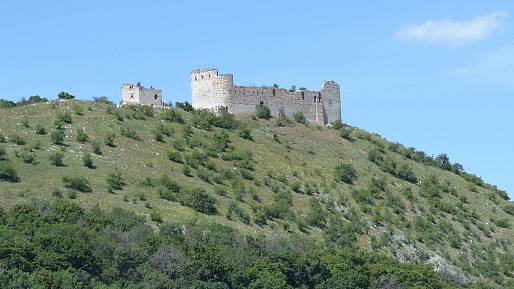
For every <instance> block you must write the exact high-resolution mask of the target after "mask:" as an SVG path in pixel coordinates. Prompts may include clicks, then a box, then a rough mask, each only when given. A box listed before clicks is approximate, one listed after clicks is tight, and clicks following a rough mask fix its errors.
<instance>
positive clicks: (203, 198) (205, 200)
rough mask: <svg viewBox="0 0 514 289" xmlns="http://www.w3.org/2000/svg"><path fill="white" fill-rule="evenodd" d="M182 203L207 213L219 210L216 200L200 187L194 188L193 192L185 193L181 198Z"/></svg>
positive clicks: (212, 213)
mask: <svg viewBox="0 0 514 289" xmlns="http://www.w3.org/2000/svg"><path fill="white" fill-rule="evenodd" d="M180 203H181V204H182V205H184V206H188V207H190V208H193V209H195V210H196V211H198V212H200V213H204V214H207V215H214V214H216V213H217V212H218V211H217V209H216V200H215V199H214V198H213V197H211V196H210V195H209V194H207V193H206V192H205V191H204V190H203V189H199V188H195V189H192V190H191V192H189V193H188V194H186V195H184V196H183V197H182V198H181V199H180Z"/></svg>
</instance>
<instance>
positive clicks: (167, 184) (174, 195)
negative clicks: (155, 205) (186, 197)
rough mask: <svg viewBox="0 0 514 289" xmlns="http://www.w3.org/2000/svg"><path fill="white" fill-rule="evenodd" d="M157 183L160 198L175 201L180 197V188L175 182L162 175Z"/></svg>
mask: <svg viewBox="0 0 514 289" xmlns="http://www.w3.org/2000/svg"><path fill="white" fill-rule="evenodd" d="M159 183H160V188H159V196H160V197H161V199H163V200H168V201H172V202H175V201H177V200H178V199H179V198H180V197H182V196H181V195H180V193H181V191H182V188H181V186H180V185H179V184H178V183H177V182H175V181H172V180H170V179H169V178H168V177H167V176H165V175H164V176H162V177H161V179H160V181H159Z"/></svg>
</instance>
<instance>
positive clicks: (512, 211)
mask: <svg viewBox="0 0 514 289" xmlns="http://www.w3.org/2000/svg"><path fill="white" fill-rule="evenodd" d="M503 211H504V212H505V213H507V214H509V215H511V216H514V204H513V203H508V204H506V205H505V206H503Z"/></svg>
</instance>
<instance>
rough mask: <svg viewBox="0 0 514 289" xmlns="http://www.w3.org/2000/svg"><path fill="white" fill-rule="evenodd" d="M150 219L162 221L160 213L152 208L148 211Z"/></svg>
mask: <svg viewBox="0 0 514 289" xmlns="http://www.w3.org/2000/svg"><path fill="white" fill-rule="evenodd" d="M150 219H152V221H154V222H157V223H162V221H163V219H162V215H161V214H160V213H159V212H158V211H156V210H152V211H151V212H150Z"/></svg>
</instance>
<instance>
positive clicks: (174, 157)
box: [166, 150, 183, 163]
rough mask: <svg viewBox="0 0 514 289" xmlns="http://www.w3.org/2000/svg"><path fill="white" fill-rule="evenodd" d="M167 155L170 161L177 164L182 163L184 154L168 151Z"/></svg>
mask: <svg viewBox="0 0 514 289" xmlns="http://www.w3.org/2000/svg"><path fill="white" fill-rule="evenodd" d="M166 155H167V156H168V159H169V160H170V161H173V162H176V163H182V162H183V160H182V154H181V153H180V152H179V151H176V150H168V151H167V152H166Z"/></svg>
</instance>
